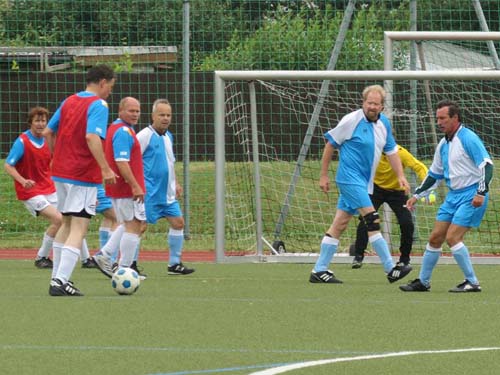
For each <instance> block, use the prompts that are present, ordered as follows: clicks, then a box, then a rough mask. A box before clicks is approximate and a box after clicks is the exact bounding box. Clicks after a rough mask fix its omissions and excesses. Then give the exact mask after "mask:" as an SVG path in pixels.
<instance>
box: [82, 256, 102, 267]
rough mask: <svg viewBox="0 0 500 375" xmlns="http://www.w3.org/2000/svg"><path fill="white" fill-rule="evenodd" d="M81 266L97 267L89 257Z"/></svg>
mask: <svg viewBox="0 0 500 375" xmlns="http://www.w3.org/2000/svg"><path fill="white" fill-rule="evenodd" d="M82 268H99V267H98V266H97V263H96V262H95V260H94V258H92V257H90V258H87V259H85V260H84V261H83V262H82Z"/></svg>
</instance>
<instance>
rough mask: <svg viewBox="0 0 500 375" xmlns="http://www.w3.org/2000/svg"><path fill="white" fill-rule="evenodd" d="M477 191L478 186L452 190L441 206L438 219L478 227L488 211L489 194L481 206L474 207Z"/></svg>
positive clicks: (463, 225) (462, 225)
mask: <svg viewBox="0 0 500 375" xmlns="http://www.w3.org/2000/svg"><path fill="white" fill-rule="evenodd" d="M476 192H477V187H476V186H472V187H470V188H468V189H465V190H459V191H453V190H450V191H449V192H448V194H447V195H446V199H445V200H444V202H443V204H442V205H441V207H439V210H438V212H437V215H436V220H438V221H445V222H447V223H452V224H455V225H460V226H461V227H468V228H477V227H478V226H479V224H481V220H482V219H483V216H484V213H485V212H486V207H487V206H488V198H489V196H488V194H486V196H485V197H484V203H483V205H482V206H481V207H473V206H472V199H473V198H474V196H475V195H476Z"/></svg>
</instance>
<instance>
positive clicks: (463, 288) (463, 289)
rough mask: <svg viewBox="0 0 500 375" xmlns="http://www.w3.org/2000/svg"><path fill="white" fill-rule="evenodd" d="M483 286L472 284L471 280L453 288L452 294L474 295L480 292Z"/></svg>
mask: <svg viewBox="0 0 500 375" xmlns="http://www.w3.org/2000/svg"><path fill="white" fill-rule="evenodd" d="M480 291H481V286H480V285H479V284H472V283H471V282H470V281H469V280H464V281H463V282H462V283H461V284H458V285H457V286H456V287H454V288H451V289H450V290H449V291H448V292H450V293H474V292H476V293H477V292H480Z"/></svg>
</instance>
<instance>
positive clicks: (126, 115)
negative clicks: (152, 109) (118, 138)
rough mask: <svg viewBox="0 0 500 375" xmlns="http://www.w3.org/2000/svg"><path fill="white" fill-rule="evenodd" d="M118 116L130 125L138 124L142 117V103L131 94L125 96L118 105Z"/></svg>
mask: <svg viewBox="0 0 500 375" xmlns="http://www.w3.org/2000/svg"><path fill="white" fill-rule="evenodd" d="M118 116H119V117H120V119H122V120H123V121H125V122H126V123H127V124H129V125H137V123H138V122H139V118H140V117H141V103H139V101H138V100H137V99H136V98H133V97H131V96H127V97H125V98H123V99H122V100H120V104H119V105H118Z"/></svg>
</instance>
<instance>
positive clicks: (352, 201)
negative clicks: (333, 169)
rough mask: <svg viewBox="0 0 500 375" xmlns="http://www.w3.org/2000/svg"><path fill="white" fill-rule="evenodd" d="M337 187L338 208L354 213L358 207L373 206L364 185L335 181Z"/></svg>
mask: <svg viewBox="0 0 500 375" xmlns="http://www.w3.org/2000/svg"><path fill="white" fill-rule="evenodd" d="M337 188H338V189H339V201H338V202H337V208H338V209H340V210H342V211H345V212H347V213H349V214H351V215H355V214H357V213H358V209H359V208H362V207H371V206H373V203H372V201H371V199H370V195H369V194H368V189H367V188H366V187H363V186H359V185H351V184H339V183H337Z"/></svg>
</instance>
